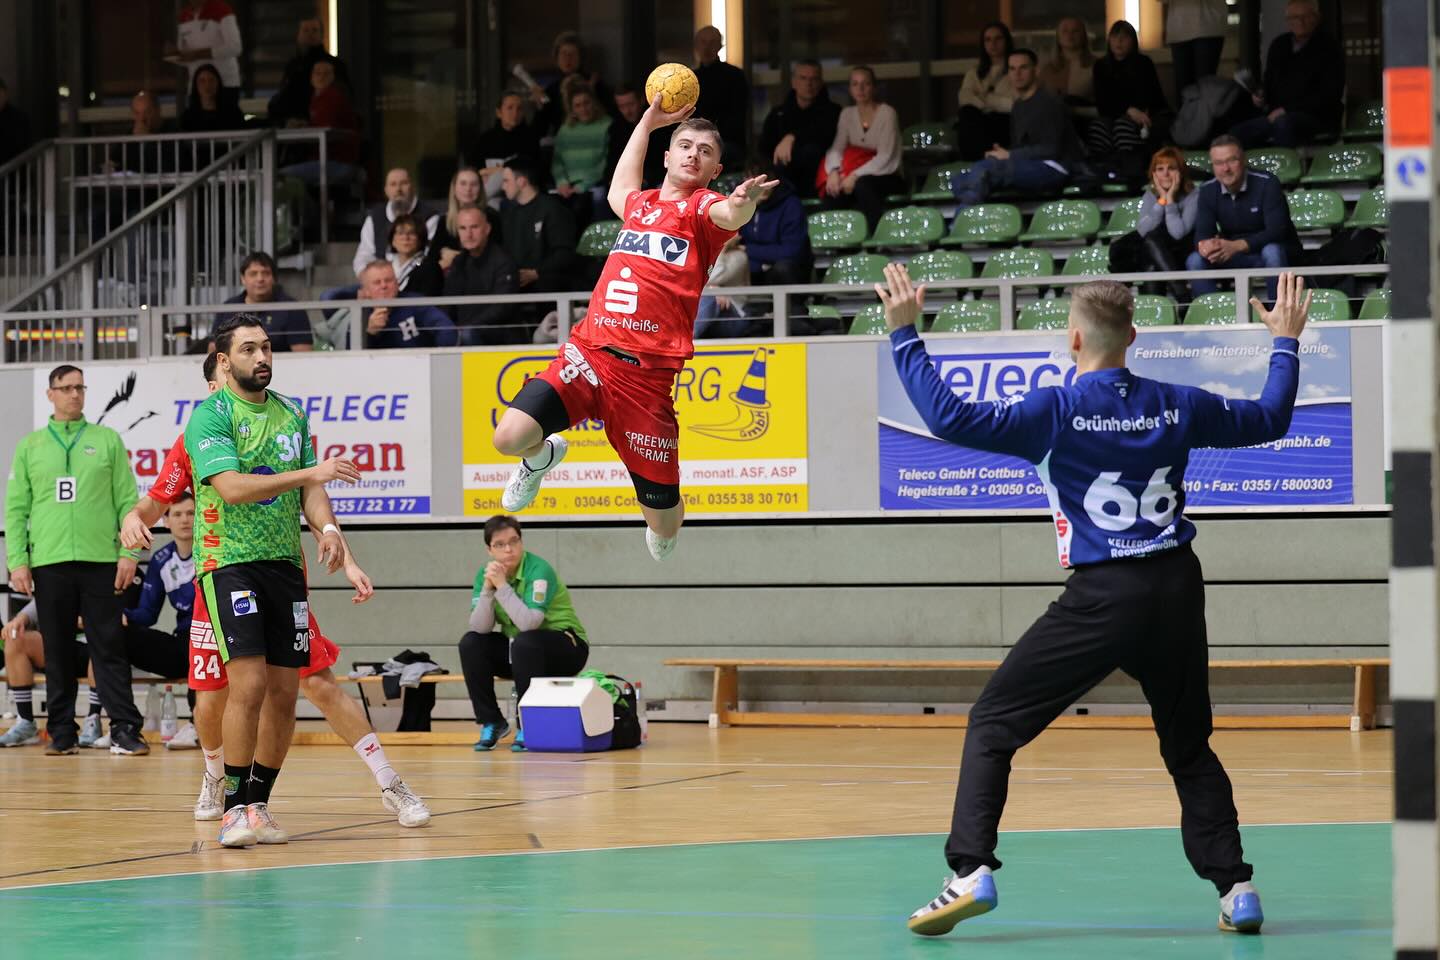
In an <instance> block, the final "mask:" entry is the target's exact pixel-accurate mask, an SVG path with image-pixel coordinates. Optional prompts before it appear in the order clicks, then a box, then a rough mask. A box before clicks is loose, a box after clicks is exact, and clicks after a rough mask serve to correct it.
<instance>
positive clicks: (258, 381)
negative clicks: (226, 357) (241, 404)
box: [230, 369, 270, 393]
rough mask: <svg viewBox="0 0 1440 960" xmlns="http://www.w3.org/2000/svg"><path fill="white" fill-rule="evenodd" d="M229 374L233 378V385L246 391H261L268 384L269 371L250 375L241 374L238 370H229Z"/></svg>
mask: <svg viewBox="0 0 1440 960" xmlns="http://www.w3.org/2000/svg"><path fill="white" fill-rule="evenodd" d="M230 376H232V377H234V378H235V385H236V386H238V387H239V388H240V389H241V390H244V391H245V392H246V393H262V392H263V391H264V390H265V388H266V387H268V386H269V385H270V371H269V370H266V371H265V372H264V374H260V373H252V374H251V375H250V376H248V377H246V376H242V375H241V374H240V372H239V371H238V370H233V369H232V370H231V371H230Z"/></svg>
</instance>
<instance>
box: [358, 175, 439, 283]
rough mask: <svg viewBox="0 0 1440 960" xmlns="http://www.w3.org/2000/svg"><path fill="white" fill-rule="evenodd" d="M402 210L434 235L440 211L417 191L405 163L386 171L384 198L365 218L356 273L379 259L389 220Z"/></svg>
mask: <svg viewBox="0 0 1440 960" xmlns="http://www.w3.org/2000/svg"><path fill="white" fill-rule="evenodd" d="M402 213H410V214H414V215H415V217H416V219H418V220H419V221H420V222H421V223H423V224H425V231H426V238H427V240H428V239H429V238H431V237H434V236H435V231H436V228H437V227H438V226H439V223H440V215H439V214H438V213H436V212H434V211H432V210H431V209H430V207H429V206H428V205H427V204H426V203H425V202H424V201H422V200H421V199H420V198H419V197H418V196H417V195H416V193H415V182H414V181H413V180H412V179H411V178H410V171H409V170H406V169H405V168H404V167H394V168H392V169H391V170H390V171H389V172H387V173H386V174H385V202H384V203H377V204H375V206H373V207H371V208H370V210H369V211H368V212H367V213H366V214H365V222H364V223H362V224H361V225H360V243H359V245H358V246H357V247H356V248H355V258H354V260H353V261H351V263H352V266H353V267H354V268H355V275H356V276H357V277H358V276H359V275H360V271H361V270H364V269H365V268H366V267H367V266H368V265H370V264H371V263H373V262H374V261H376V260H378V259H380V252H379V246H378V244H379V242H380V241H381V240H382V239H384V238H385V237H387V236H389V234H390V224H391V223H392V222H394V220H395V218H396V217H398V216H400V214H402Z"/></svg>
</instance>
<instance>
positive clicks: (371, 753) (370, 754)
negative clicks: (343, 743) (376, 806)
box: [354, 733, 400, 790]
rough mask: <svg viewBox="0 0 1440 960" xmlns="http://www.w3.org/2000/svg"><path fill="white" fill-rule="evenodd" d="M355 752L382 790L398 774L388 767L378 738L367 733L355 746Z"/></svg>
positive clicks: (388, 763) (383, 749) (387, 761)
mask: <svg viewBox="0 0 1440 960" xmlns="http://www.w3.org/2000/svg"><path fill="white" fill-rule="evenodd" d="M354 749H355V752H356V753H358V754H359V755H360V759H361V760H364V761H365V766H367V767H369V768H370V772H371V773H372V774H374V775H375V782H376V783H377V784H379V785H380V789H381V790H384V789H385V788H386V787H388V786H390V784H391V783H392V782H393V781H394V780H395V778H396V777H398V776H400V774H398V773H396V772H395V768H394V767H392V766H390V761H389V760H387V759H386V758H385V748H384V747H382V746H380V738H379V737H377V736H376V735H375V734H373V733H367V734H365V736H363V737H361V738H360V740H359V741H358V742H357V743H356V744H355V747H354Z"/></svg>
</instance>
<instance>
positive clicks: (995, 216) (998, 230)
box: [940, 203, 1020, 247]
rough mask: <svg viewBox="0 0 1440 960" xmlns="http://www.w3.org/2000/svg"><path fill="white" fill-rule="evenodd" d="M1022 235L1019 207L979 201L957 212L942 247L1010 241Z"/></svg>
mask: <svg viewBox="0 0 1440 960" xmlns="http://www.w3.org/2000/svg"><path fill="white" fill-rule="evenodd" d="M1018 236H1020V208H1019V207H1017V206H1015V205H1014V204H1010V203H980V204H976V205H975V206H973V207H965V208H963V209H961V210H959V211H957V212H956V214H955V222H954V223H953V224H951V226H950V233H949V234H948V235H947V236H945V237H944V238H942V239H941V241H940V246H942V247H959V246H963V245H964V244H967V243H1010V242H1012V241H1013V240H1014V239H1015V238H1016V237H1018Z"/></svg>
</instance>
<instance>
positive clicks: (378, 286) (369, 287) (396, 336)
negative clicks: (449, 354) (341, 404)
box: [357, 260, 459, 350]
mask: <svg viewBox="0 0 1440 960" xmlns="http://www.w3.org/2000/svg"><path fill="white" fill-rule="evenodd" d="M402 296H404V294H402V293H401V292H400V285H399V284H398V283H397V282H396V280H395V268H394V267H392V266H390V263H389V261H386V260H376V261H374V262H373V263H371V264H370V265H369V266H367V267H365V269H363V270H361V271H360V293H359V294H358V296H357V299H360V300H397V299H400V298H401V297H402ZM361 317H362V318H363V320H364V323H365V347H366V349H368V350H385V349H393V348H396V347H453V346H455V344H456V343H458V342H459V338H458V337H457V336H456V333H455V324H454V323H452V322H451V321H450V316H449V314H447V313H446V312H445V311H444V310H441V309H440V308H439V307H418V306H417V307H410V306H400V307H373V308H370V309H367V310H365V311H363V312H362V313H361Z"/></svg>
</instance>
